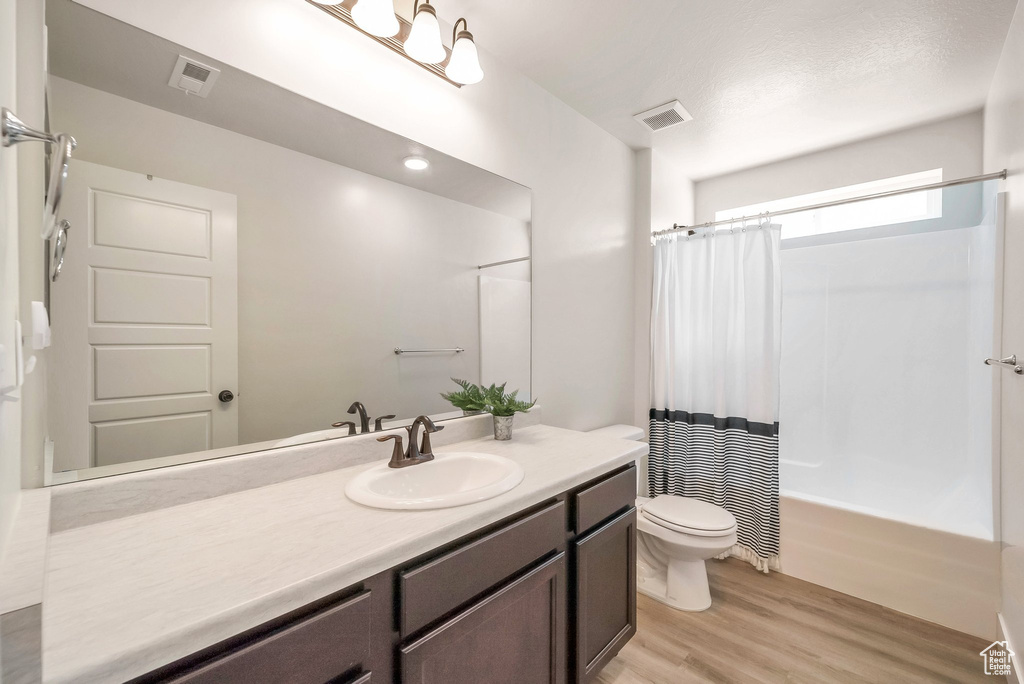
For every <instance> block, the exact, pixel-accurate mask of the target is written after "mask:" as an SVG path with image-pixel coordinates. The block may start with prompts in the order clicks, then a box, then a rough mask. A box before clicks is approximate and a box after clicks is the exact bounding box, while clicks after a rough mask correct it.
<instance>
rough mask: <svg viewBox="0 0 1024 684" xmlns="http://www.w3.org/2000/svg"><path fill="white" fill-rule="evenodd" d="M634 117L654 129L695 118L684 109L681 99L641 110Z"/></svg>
mask: <svg viewBox="0 0 1024 684" xmlns="http://www.w3.org/2000/svg"><path fill="white" fill-rule="evenodd" d="M633 118H634V119H636V120H637V121H639V122H640V123H641V124H642V125H643V126H645V127H646V128H648V129H649V130H652V131H661V130H664V129H666V128H669V127H671V126H678V125H679V124H681V123H685V122H687V121H692V120H693V117H692V116H690V113H689V112H688V111H686V110H685V109H683V105H682V104H680V103H679V100H672V101H671V102H668V103H666V104H663V105H661V106H660V107H655V108H654V109H648V110H647V111H646V112H640V113H639V114H635V115H634V116H633Z"/></svg>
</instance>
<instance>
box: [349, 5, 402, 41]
mask: <svg viewBox="0 0 1024 684" xmlns="http://www.w3.org/2000/svg"><path fill="white" fill-rule="evenodd" d="M352 21H354V22H356V26H358V27H359V28H361V29H363V30H364V31H366V32H367V33H369V34H370V35H371V36H377V37H379V38H390V37H391V36H393V35H395V34H396V33H398V31H399V29H400V28H401V26H399V24H398V18H397V17H395V6H394V5H393V4H392V0H358V2H356V6H355V7H353V8H352Z"/></svg>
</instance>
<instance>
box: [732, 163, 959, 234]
mask: <svg viewBox="0 0 1024 684" xmlns="http://www.w3.org/2000/svg"><path fill="white" fill-rule="evenodd" d="M941 181H942V169H932V170H931V171H921V172H920V173H910V174H907V175H905V176H896V177H894V178H885V179H883V180H877V181H871V182H870V183H859V184H857V185H848V186H846V187H844V188H836V189H834V190H825V191H822V192H813V193H810V194H808V195H798V196H796V197H787V198H785V199H780V200H773V201H771V202H762V203H760V204H751V205H749V206H746V207H737V208H735V209H726V210H724V211H719V212H716V213H715V220H716V221H725V220H729V219H732V218H740V217H743V216H748V217H749V216H757V215H758V214H760V213H763V212H766V211H767V212H775V211H783V210H786V209H795V208H797V207H805V206H809V205H813V204H821V203H824V202H834V201H836V200H843V199H849V198H851V197H859V196H861V195H872V194H875V193H879V192H888V191H890V190H903V189H905V188H912V187H915V186H918V185H928V184H930V183H939V182H941ZM941 217H942V190H926V191H924V192H912V193H907V194H906V195H896V196H894V197H884V198H881V199H874V200H866V201H863V202H853V203H850V204H840V205H838V206H835V207H827V208H825V209H816V210H814V211H803V212H800V213H797V214H789V215H787V216H786V220H785V221H781V220H780V221H779V222H780V223H781V224H782V238H783V239H784V240H788V239H792V238H800V237H808V236H811V235H824V234H826V233H838V232H841V231H846V230H857V229H858V228H870V227H872V226H888V225H892V224H896V223H907V222H909V221H922V220H925V219H934V218H941Z"/></svg>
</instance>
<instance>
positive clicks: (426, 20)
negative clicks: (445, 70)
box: [360, 0, 445, 64]
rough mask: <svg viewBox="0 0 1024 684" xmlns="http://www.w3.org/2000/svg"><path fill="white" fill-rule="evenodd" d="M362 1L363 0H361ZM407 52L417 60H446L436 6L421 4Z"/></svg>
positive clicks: (406, 41) (411, 31)
mask: <svg viewBox="0 0 1024 684" xmlns="http://www.w3.org/2000/svg"><path fill="white" fill-rule="evenodd" d="M360 2H362V0H360ZM402 47H403V48H405V54H407V55H409V56H410V57H412V58H413V59H415V60H416V61H417V62H422V63H424V64H438V63H440V62H443V61H444V58H445V52H444V45H443V44H442V43H441V25H440V24H438V23H437V16H436V15H435V14H434V8H433V7H431V6H430V5H421V6H420V10H419V11H418V12H416V16H415V17H414V18H413V20H412V29H410V31H409V37H408V38H406V40H405V44H404V45H403V46H402Z"/></svg>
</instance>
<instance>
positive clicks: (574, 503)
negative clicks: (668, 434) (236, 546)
mask: <svg viewBox="0 0 1024 684" xmlns="http://www.w3.org/2000/svg"><path fill="white" fill-rule="evenodd" d="M635 496H636V468H635V467H633V466H628V467H623V468H619V469H616V470H614V471H612V472H609V473H607V474H606V475H603V476H601V477H599V478H596V479H594V480H592V481H590V482H588V483H586V484H584V485H582V486H580V487H577V488H575V489H573V490H570V491H567V492H564V493H562V494H560V495H558V496H555V497H552V498H551V499H549V500H547V501H544V502H541V503H538V504H537V505H535V506H533V507H531V508H529V509H526V510H523V511H521V512H520V513H518V514H516V515H514V516H512V517H510V518H507V519H505V520H503V521H501V522H498V523H495V524H492V525H489V526H487V527H484V528H481V529H480V530H478V531H477V532H475V533H473V534H470V535H468V536H466V537H463V538H462V539H459V540H456V541H453V542H451V543H449V544H445V545H444V546H442V547H440V548H437V549H435V550H433V551H431V552H429V553H426V554H423V555H422V556H420V557H419V558H416V559H412V560H411V561H409V562H407V563H404V564H402V565H400V566H398V567H396V568H392V569H390V570H387V571H385V572H382V573H380V574H378V575H374V576H373V577H370V578H368V579H366V580H365V581H363V582H360V583H358V584H357V585H354V586H352V587H349V588H347V589H345V590H343V591H340V592H337V593H335V594H332V595H331V596H327V597H325V598H323V599H321V600H319V601H316V602H314V603H312V604H309V605H307V606H305V607H303V608H301V609H299V610H296V611H292V612H291V613H288V614H287V615H282V616H281V617H279V618H276V619H274V620H271V621H269V622H267V623H264V624H263V625H260V626H258V627H255V628H253V629H251V630H249V631H247V632H245V633H243V634H240V635H238V636H236V637H232V638H231V639H227V640H225V641H223V642H221V643H219V644H215V645H213V646H210V647H209V648H207V649H204V650H203V651H201V652H199V653H195V654H193V655H191V656H189V657H187V658H183V659H182V660H180V661H177V662H175V663H171V664H170V665H167V666H165V667H162V668H160V669H159V670H157V671H154V672H151V673H149V674H147V675H144V676H142V677H139V678H138V679H136V680H133V683H132V684H151V683H155V682H173V683H175V684H207V683H211V684H212V683H213V682H217V683H218V684H220V683H223V684H233V683H235V682H238V683H243V682H244V683H245V684H326V683H329V684H463V683H464V684H481V683H483V682H487V683H488V684H568V682H570V681H572V682H589V681H592V680H593V678H594V677H595V675H596V673H597V672H598V671H599V670H600V669H601V668H602V667H603V666H604V665H605V664H606V663H607V662H608V661H609V660H611V659H612V658H613V657H615V654H616V653H617V652H618V651H619V649H620V648H622V646H623V645H624V644H625V643H626V642H627V641H628V640H629V639H630V637H632V636H633V634H634V633H635V632H636V509H635V508H634V507H633V503H634V498H635Z"/></svg>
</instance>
